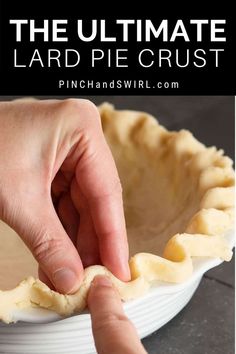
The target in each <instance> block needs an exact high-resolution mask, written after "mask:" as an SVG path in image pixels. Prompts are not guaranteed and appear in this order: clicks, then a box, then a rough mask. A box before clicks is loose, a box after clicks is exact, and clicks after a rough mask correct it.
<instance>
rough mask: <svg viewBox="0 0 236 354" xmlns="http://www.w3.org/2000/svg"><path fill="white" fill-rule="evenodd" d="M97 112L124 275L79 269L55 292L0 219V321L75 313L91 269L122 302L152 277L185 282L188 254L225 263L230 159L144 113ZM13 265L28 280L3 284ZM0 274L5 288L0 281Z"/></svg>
mask: <svg viewBox="0 0 236 354" xmlns="http://www.w3.org/2000/svg"><path fill="white" fill-rule="evenodd" d="M99 110H100V114H101V120H102V126H103V130H104V134H105V137H106V139H107V142H108V144H109V146H110V148H111V151H112V153H113V156H114V158H115V161H116V165H117V168H118V172H119V175H120V178H121V184H122V186H123V198H124V208H125V216H126V223H127V233H128V238H129V245H130V253H131V256H132V257H131V259H130V263H129V264H130V270H131V275H132V280H131V281H130V282H128V283H125V282H122V281H120V280H119V279H117V278H116V277H115V276H114V275H112V274H111V273H110V272H109V270H108V269H106V268H105V267H103V266H99V265H95V266H91V267H88V268H86V269H85V273H84V281H83V283H82V285H81V287H80V288H79V290H78V291H77V293H75V294H73V295H62V294H59V293H57V292H55V291H53V290H50V289H49V288H48V287H47V286H46V285H45V284H44V283H42V282H41V281H40V280H39V279H36V277H37V276H36V268H37V267H36V262H35V261H34V260H33V258H32V256H31V255H30V252H29V251H28V250H27V249H26V247H25V246H24V245H23V242H22V241H21V240H20V238H19V237H18V236H16V235H15V234H14V232H13V231H9V229H6V226H5V225H3V223H1V224H0V243H1V247H0V269H1V270H0V288H2V289H4V290H2V291H0V319H1V320H3V321H4V322H7V323H9V322H12V321H14V317H13V312H14V310H16V309H19V308H31V307H42V308H47V309H50V310H53V311H56V312H57V313H58V314H60V315H62V316H68V315H70V314H73V313H80V312H81V311H82V310H83V309H84V308H85V307H86V296H87V292H88V289H89V287H90V284H91V282H92V280H93V278H94V277H95V276H96V275H97V274H106V275H107V276H109V277H110V278H111V280H112V282H113V284H114V286H115V287H116V288H117V289H118V291H119V293H120V296H121V298H122V299H123V300H124V301H127V300H130V299H134V298H137V297H139V296H141V295H143V294H145V293H146V292H147V291H148V290H149V288H150V286H151V285H152V284H153V283H154V282H155V281H158V280H159V281H164V282H173V283H178V282H183V281H185V280H187V279H188V278H189V277H190V276H191V274H192V269H193V264H192V257H217V258H218V257H220V258H221V259H222V260H225V261H229V260H230V259H231V257H232V251H231V249H230V247H229V245H228V243H227V241H226V239H225V237H224V235H225V233H226V232H227V231H229V230H230V229H231V228H232V227H233V222H234V221H233V219H234V212H233V205H234V192H233V186H234V171H233V168H232V161H231V159H230V158H229V157H227V156H224V155H223V151H222V150H217V149H216V148H215V147H206V146H205V145H203V144H202V143H200V142H199V141H198V140H196V139H195V138H194V137H193V136H192V134H191V133H190V132H189V131H187V130H181V131H179V132H174V131H173V132H171V131H168V130H166V129H165V128H164V127H163V126H161V125H159V124H158V122H157V120H156V119H155V118H153V117H152V116H151V115H149V114H147V113H144V112H135V111H117V110H114V108H113V106H112V105H110V104H107V103H104V104H102V105H101V106H100V107H99ZM6 230H8V231H6ZM10 251H11V252H13V253H12V255H11V257H10V256H8V252H10ZM17 259H18V263H16V266H14V265H13V262H15V261H17ZM29 267H30V269H32V273H31V271H28V269H29ZM17 269H19V270H20V271H21V269H24V274H26V271H28V273H31V274H32V275H34V276H35V277H33V276H30V277H28V278H26V279H25V280H23V281H21V282H20V283H19V285H18V286H16V287H15V288H13V289H11V288H12V287H14V286H15V285H16V283H14V282H13V283H14V284H13V283H11V279H10V282H9V281H8V280H9V278H11V276H12V277H13V278H14V272H15V271H16V270H17ZM10 273H11V275H10ZM22 274H23V273H22ZM4 277H5V279H6V283H7V282H8V285H7V289H8V290H5V288H4V287H3V286H2V284H1V281H2V282H3V278H4ZM16 278H17V277H16ZM22 278H23V275H22ZM22 278H18V279H17V280H18V281H19V280H21V279H22ZM14 281H16V280H14Z"/></svg>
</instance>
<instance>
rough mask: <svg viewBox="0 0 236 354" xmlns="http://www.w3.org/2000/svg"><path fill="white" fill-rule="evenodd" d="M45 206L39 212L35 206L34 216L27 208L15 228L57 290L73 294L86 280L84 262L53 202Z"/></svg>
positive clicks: (23, 210)
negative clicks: (84, 279)
mask: <svg viewBox="0 0 236 354" xmlns="http://www.w3.org/2000/svg"><path fill="white" fill-rule="evenodd" d="M37 204H38V203H37ZM40 204H41V203H40ZM43 204H44V205H43V206H42V207H41V208H37V207H35V205H36V204H35V203H34V204H33V205H34V208H32V209H33V212H32V211H31V210H29V208H27V207H25V206H24V208H22V212H20V215H19V216H18V217H17V219H18V222H17V220H16V225H15V227H14V228H15V230H16V232H18V234H19V235H20V237H21V238H22V239H23V241H24V242H25V244H26V245H27V246H28V247H29V249H30V250H31V252H32V254H33V256H34V257H35V259H36V260H37V261H38V263H39V267H40V268H41V269H42V270H43V272H44V273H45V274H46V276H47V277H48V278H49V280H50V281H51V283H52V284H53V285H54V287H55V288H56V290H57V291H59V292H60V293H64V294H68V293H73V292H75V291H76V290H77V289H78V287H79V286H80V284H81V282H82V279H83V266H82V262H81V260H80V257H79V254H78V252H77V250H76V248H75V247H74V245H73V243H72V241H71V240H70V238H69V236H68V235H67V233H66V232H65V230H64V228H63V226H62V224H61V222H60V220H59V218H58V216H57V214H56V212H55V209H54V207H53V205H52V202H51V201H50V203H47V205H45V202H44V203H43ZM27 209H28V210H27Z"/></svg>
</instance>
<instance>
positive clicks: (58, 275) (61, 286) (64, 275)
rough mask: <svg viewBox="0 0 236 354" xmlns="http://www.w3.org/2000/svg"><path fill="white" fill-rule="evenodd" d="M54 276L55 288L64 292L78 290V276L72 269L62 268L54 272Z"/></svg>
mask: <svg viewBox="0 0 236 354" xmlns="http://www.w3.org/2000/svg"><path fill="white" fill-rule="evenodd" d="M52 278H53V284H54V286H55V288H56V289H57V290H58V291H59V292H61V293H63V294H69V293H74V292H75V291H76V290H78V287H79V281H78V277H77V275H76V274H75V273H74V272H73V271H72V270H71V269H67V268H61V269H59V270H57V271H56V272H55V273H54V274H53V276H52Z"/></svg>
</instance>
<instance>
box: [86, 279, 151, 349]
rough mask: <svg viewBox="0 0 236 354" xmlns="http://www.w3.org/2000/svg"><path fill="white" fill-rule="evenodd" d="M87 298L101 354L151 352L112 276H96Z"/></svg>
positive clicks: (96, 343) (97, 345)
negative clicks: (121, 297) (112, 280)
mask: <svg viewBox="0 0 236 354" xmlns="http://www.w3.org/2000/svg"><path fill="white" fill-rule="evenodd" d="M87 300H88V307H89V310H90V313H91V319H92V329H93V335H94V340H95V345H96V348H97V352H98V354H110V353H112V354H147V352H146V351H145V349H144V347H143V346H142V344H141V342H140V340H139V338H138V334H137V331H136V329H135V327H134V326H133V324H132V323H131V322H130V321H129V320H128V318H127V317H126V316H125V314H124V310H123V308H122V303H121V300H120V297H119V295H118V292H117V291H116V290H115V289H114V288H113V286H112V283H111V281H110V279H109V278H107V277H104V276H97V277H95V279H94V280H93V282H92V284H91V287H90V290H89V294H88V299H87Z"/></svg>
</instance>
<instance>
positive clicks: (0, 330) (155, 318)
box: [0, 231, 234, 354]
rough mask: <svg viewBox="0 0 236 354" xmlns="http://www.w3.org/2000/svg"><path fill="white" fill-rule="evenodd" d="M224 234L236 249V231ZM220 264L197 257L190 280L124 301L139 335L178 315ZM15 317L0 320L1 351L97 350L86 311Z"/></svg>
mask: <svg viewBox="0 0 236 354" xmlns="http://www.w3.org/2000/svg"><path fill="white" fill-rule="evenodd" d="M225 237H226V238H227V240H228V241H229V244H230V245H231V246H232V248H233V246H234V232H233V231H231V232H230V233H228V234H227V235H226V236H225ZM220 263H222V260H221V259H218V258H208V257H194V258H193V273H192V276H191V277H190V279H189V280H187V281H185V282H183V283H180V284H173V283H162V282H157V283H156V284H155V285H153V286H152V288H151V290H150V291H149V292H148V294H147V295H145V296H143V297H141V298H139V299H136V300H133V301H129V302H127V303H124V309H125V312H126V314H127V315H128V317H129V318H130V319H131V320H132V321H133V323H134V324H135V326H136V328H137V330H138V333H139V336H140V338H144V337H145V336H147V335H149V334H150V333H152V332H154V331H155V330H157V329H159V328H160V327H162V326H163V325H164V324H166V323H167V322H168V321H170V320H171V319H172V318H173V317H174V316H176V315H177V313H179V312H180V311H181V309H182V308H183V307H184V306H185V305H186V304H187V303H188V301H189V300H190V299H191V297H192V295H193V294H194V292H195V290H196V289H197V287H198V285H199V282H200V281H201V278H202V276H203V274H204V273H205V272H206V271H207V270H209V269H211V268H213V267H215V266H217V265H219V264H220ZM14 318H15V320H17V321H18V322H17V323H15V324H10V325H9V324H4V323H0V353H1V354H10V353H11V354H12V353H17V354H21V353H24V354H28V353H30V354H52V353H55V354H56V353H57V354H62V353H63V354H71V353H83V354H88V353H89V354H92V353H96V350H95V347H94V342H93V337H92V331H91V321H90V315H89V314H88V313H86V312H85V313H83V314H80V315H75V316H72V317H69V318H66V319H61V318H60V317H59V315H57V314H55V313H53V312H51V311H48V310H40V309H35V310H21V311H19V310H18V311H17V312H16V313H14Z"/></svg>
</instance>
